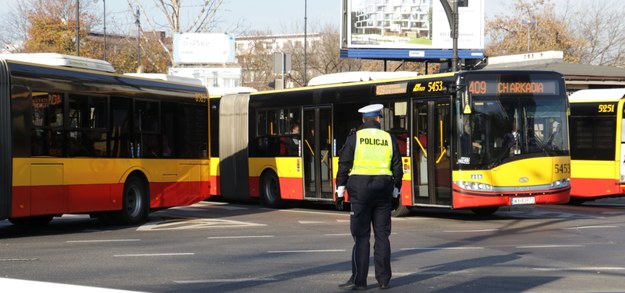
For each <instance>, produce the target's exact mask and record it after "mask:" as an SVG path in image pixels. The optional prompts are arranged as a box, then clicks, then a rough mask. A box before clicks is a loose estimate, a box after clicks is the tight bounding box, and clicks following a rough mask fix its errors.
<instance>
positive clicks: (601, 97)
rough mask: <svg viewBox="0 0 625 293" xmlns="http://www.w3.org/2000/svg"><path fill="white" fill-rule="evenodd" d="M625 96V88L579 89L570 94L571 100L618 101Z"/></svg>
mask: <svg viewBox="0 0 625 293" xmlns="http://www.w3.org/2000/svg"><path fill="white" fill-rule="evenodd" d="M624 96H625V88H609V89H586V90H579V91H576V92H574V93H572V94H571V95H570V96H569V101H571V102H597V101H612V102H616V101H618V100H620V99H622V98H623V97H624Z"/></svg>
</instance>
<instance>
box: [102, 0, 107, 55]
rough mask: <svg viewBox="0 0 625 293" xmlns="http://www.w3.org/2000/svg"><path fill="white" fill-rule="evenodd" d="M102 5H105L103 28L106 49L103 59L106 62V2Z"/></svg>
mask: <svg viewBox="0 0 625 293" xmlns="http://www.w3.org/2000/svg"><path fill="white" fill-rule="evenodd" d="M102 5H103V9H104V12H103V21H104V25H103V26H102V29H103V31H104V48H103V50H102V57H103V60H105V61H106V0H102Z"/></svg>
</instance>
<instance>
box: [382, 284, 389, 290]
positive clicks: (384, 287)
mask: <svg viewBox="0 0 625 293" xmlns="http://www.w3.org/2000/svg"><path fill="white" fill-rule="evenodd" d="M388 288H391V286H390V285H389V284H380V289H388Z"/></svg>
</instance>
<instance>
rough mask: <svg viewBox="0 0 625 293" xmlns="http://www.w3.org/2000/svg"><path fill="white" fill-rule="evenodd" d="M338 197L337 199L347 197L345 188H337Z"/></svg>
mask: <svg viewBox="0 0 625 293" xmlns="http://www.w3.org/2000/svg"><path fill="white" fill-rule="evenodd" d="M336 196H337V197H343V196H345V186H339V187H337V188H336Z"/></svg>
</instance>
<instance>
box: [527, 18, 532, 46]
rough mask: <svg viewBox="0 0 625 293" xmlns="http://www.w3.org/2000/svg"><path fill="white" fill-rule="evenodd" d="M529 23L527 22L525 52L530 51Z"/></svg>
mask: <svg viewBox="0 0 625 293" xmlns="http://www.w3.org/2000/svg"><path fill="white" fill-rule="evenodd" d="M530 25H531V24H529V23H528V24H527V52H528V53H529V52H530V39H531V38H530Z"/></svg>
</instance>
